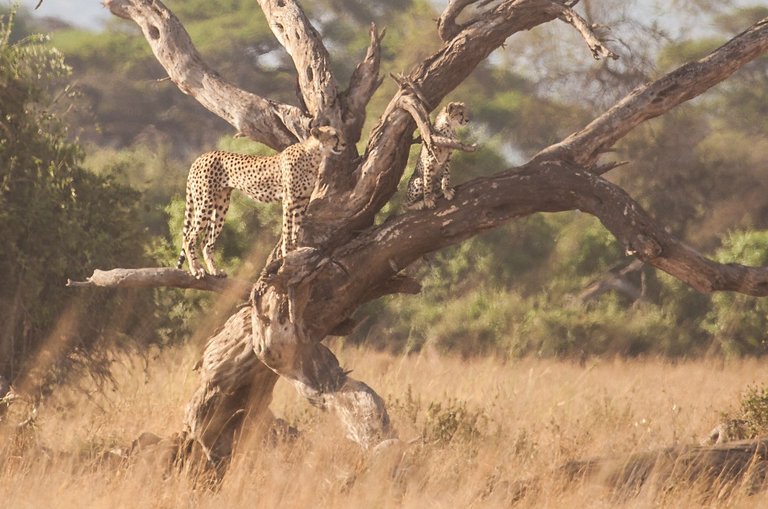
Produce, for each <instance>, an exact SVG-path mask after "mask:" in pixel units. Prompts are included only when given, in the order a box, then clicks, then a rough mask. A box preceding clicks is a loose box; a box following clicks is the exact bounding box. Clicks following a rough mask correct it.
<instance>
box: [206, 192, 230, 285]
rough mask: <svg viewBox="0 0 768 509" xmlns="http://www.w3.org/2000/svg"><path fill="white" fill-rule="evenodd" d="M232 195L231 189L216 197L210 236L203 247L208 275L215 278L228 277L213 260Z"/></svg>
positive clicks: (209, 226) (209, 231) (209, 227)
mask: <svg viewBox="0 0 768 509" xmlns="http://www.w3.org/2000/svg"><path fill="white" fill-rule="evenodd" d="M231 193H232V190H231V189H225V190H222V191H221V192H220V193H219V194H218V196H216V199H215V200H214V207H213V211H212V212H211V221H210V223H209V224H208V235H207V236H206V239H205V244H204V245H203V259H204V260H205V264H206V265H207V266H208V273H209V274H210V275H212V276H213V277H227V273H226V272H224V271H223V270H221V269H219V268H218V267H216V262H215V260H214V258H213V248H214V246H215V245H216V239H218V238H219V235H221V230H222V228H224V217H225V216H226V215H227V211H228V210H229V197H230V194H231Z"/></svg>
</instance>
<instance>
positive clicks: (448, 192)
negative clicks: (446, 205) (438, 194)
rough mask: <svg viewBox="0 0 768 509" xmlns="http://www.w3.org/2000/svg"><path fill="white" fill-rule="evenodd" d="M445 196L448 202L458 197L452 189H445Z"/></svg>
mask: <svg viewBox="0 0 768 509" xmlns="http://www.w3.org/2000/svg"><path fill="white" fill-rule="evenodd" d="M443 196H445V199H446V200H448V201H451V200H453V197H454V196H456V190H455V189H454V188H452V187H449V188H446V189H443Z"/></svg>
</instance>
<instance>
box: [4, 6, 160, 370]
mask: <svg viewBox="0 0 768 509" xmlns="http://www.w3.org/2000/svg"><path fill="white" fill-rule="evenodd" d="M12 18H13V15H12V14H11V15H10V16H8V17H7V18H4V19H2V21H0V111H2V112H3V116H2V119H0V239H2V247H1V248H0V273H2V274H3V284H2V285H0V310H1V311H2V312H0V374H2V375H4V376H6V377H8V378H11V379H13V378H15V377H16V376H17V375H19V374H20V373H22V372H25V373H27V374H30V376H32V375H31V374H34V377H33V378H34V384H43V383H45V381H47V380H50V379H52V378H55V377H56V376H58V374H60V373H61V372H62V371H61V370H62V369H64V368H66V367H67V366H69V365H72V364H73V363H81V362H86V363H88V362H91V364H92V365H93V362H94V361H98V360H99V359H100V357H99V353H98V351H96V349H94V345H96V344H98V343H101V342H102V341H103V340H104V339H107V338H110V337H116V336H119V335H121V334H125V333H128V334H130V335H131V336H133V337H135V338H144V339H146V340H152V338H153V337H154V336H153V335H154V331H153V323H154V322H153V320H151V319H147V316H149V317H152V316H153V313H152V310H151V308H150V307H148V306H147V304H146V303H145V299H143V298H142V297H141V295H140V294H138V293H137V292H131V291H127V292H120V293H119V294H118V293H116V292H112V291H105V290H86V289H68V288H66V287H65V283H66V281H67V278H69V277H71V278H73V279H83V278H85V277H87V276H88V275H90V272H91V271H92V270H93V269H94V268H110V267H114V266H127V267H131V266H136V265H141V264H144V263H145V262H146V256H145V254H144V244H143V240H144V239H143V232H142V227H141V225H140V223H139V222H138V220H137V217H138V215H139V210H138V203H139V193H138V192H137V191H135V190H133V189H131V188H130V187H128V186H126V185H123V184H120V183H118V182H117V180H116V178H115V177H114V175H112V174H109V173H105V174H103V175H94V174H92V173H90V172H88V171H86V170H85V169H83V167H82V160H83V153H82V150H81V148H80V147H79V146H78V144H77V143H75V142H71V141H69V136H68V131H67V127H66V124H65V123H64V122H63V120H62V117H61V116H60V115H59V114H58V113H57V112H59V111H63V110H64V109H66V107H67V103H68V101H70V100H71V93H70V92H71V91H70V89H69V88H68V87H67V86H66V85H65V84H64V81H65V80H66V78H67V77H68V76H69V68H68V67H67V65H66V64H65V63H64V59H63V57H62V55H61V53H59V52H58V51H57V50H55V49H53V48H51V47H50V46H49V45H48V44H47V41H46V38H45V37H43V36H30V37H26V38H23V39H20V40H18V41H16V42H10V41H11V40H12V39H11V37H10V35H11V31H12V27H13V23H12ZM101 360H104V359H103V358H101ZM103 366H104V365H103V364H102V365H101V366H97V367H96V372H97V373H98V372H99V371H98V369H101V371H100V372H101V373H104V370H103ZM30 383H32V381H30Z"/></svg>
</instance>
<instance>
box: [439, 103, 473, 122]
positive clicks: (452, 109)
mask: <svg viewBox="0 0 768 509" xmlns="http://www.w3.org/2000/svg"><path fill="white" fill-rule="evenodd" d="M443 111H445V114H446V115H447V116H448V122H450V123H451V125H453V126H460V125H465V124H466V123H467V122H469V110H468V109H467V107H466V106H465V105H464V103H457V102H451V103H448V105H447V106H446V107H445V110H443Z"/></svg>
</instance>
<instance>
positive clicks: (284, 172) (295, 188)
mask: <svg viewBox="0 0 768 509" xmlns="http://www.w3.org/2000/svg"><path fill="white" fill-rule="evenodd" d="M345 149H346V142H345V141H344V138H343V136H342V135H341V133H340V132H339V131H338V130H336V129H334V128H333V127H328V126H323V127H314V128H312V130H311V131H310V137H309V138H308V139H307V140H306V141H304V142H302V143H297V144H295V145H291V146H290V147H288V148H286V149H285V150H283V151H282V152H280V153H279V154H275V155H272V156H267V157H263V156H252V155H245V154H235V153H232V152H222V151H215V152H207V153H205V154H203V155H201V156H200V157H198V158H197V159H196V160H195V162H194V163H192V167H191V168H190V170H189V177H188V178H187V199H186V208H185V211H184V230H183V241H182V242H183V243H182V249H181V254H180V255H179V261H178V263H177V264H176V267H177V268H179V269H180V268H181V267H182V266H183V264H184V258H185V257H186V258H187V259H188V260H189V269H190V272H191V273H192V275H194V276H195V277H196V278H198V279H199V278H202V277H204V276H205V270H204V269H203V267H202V266H201V265H200V263H199V262H198V259H197V254H196V252H195V245H196V243H197V239H198V237H199V236H200V234H201V233H205V241H204V244H203V248H202V252H203V259H204V260H205V263H206V265H207V266H208V272H209V273H210V274H211V275H213V276H217V277H223V276H225V275H226V274H225V273H224V272H223V271H221V270H219V269H218V268H217V267H216V265H215V263H214V260H213V248H214V244H215V243H216V239H217V238H218V237H219V234H220V233H221V229H222V226H223V225H224V216H226V214H227V210H228V209H229V197H230V194H231V193H232V189H237V190H239V191H241V192H243V193H245V194H246V195H247V196H249V197H251V198H252V199H254V200H256V201H260V202H276V201H281V200H282V202H283V226H282V254H283V256H285V255H286V253H287V252H289V251H292V250H293V249H295V247H296V241H297V238H298V231H299V228H300V227H301V222H302V218H303V217H304V212H305V211H306V207H307V204H308V203H309V198H310V196H311V195H312V191H313V189H314V188H315V181H316V180H317V174H318V169H319V168H320V163H321V161H322V160H323V157H325V156H327V155H328V154H337V155H338V154H341V153H342V152H344V150H345Z"/></svg>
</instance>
